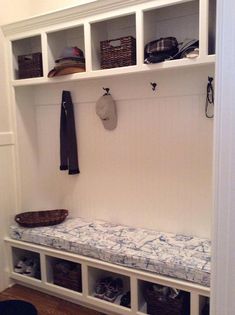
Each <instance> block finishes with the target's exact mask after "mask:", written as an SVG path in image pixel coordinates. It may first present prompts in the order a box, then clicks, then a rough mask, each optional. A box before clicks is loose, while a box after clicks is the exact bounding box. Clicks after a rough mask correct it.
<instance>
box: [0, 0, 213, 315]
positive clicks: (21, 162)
mask: <svg viewBox="0 0 235 315" xmlns="http://www.w3.org/2000/svg"><path fill="white" fill-rule="evenodd" d="M215 24H216V0H187V1H185V0H136V1H133V0H126V1H123V0H114V1H107V0H100V1H94V2H91V3H88V4H84V5H80V6H76V7H72V8H68V9H64V10H61V11H56V12H51V13H48V14H45V15H42V16H35V17H32V18H30V19H28V20H25V21H19V22H16V23H12V24H9V25H4V26H2V30H3V33H4V35H5V48H6V59H7V67H8V74H9V75H8V81H9V84H8V86H9V100H10V103H11V105H12V106H11V108H12V117H13V125H14V127H13V129H14V135H15V137H14V149H15V170H16V190H17V193H16V195H17V202H16V211H15V214H17V213H19V212H24V211H33V210H43V209H61V208H63V209H69V216H68V218H66V220H65V221H64V222H63V223H61V224H58V225H54V226H51V227H37V228H23V227H20V226H19V225H18V224H17V223H13V219H14V218H11V219H12V224H11V226H9V235H8V236H6V238H5V244H6V254H7V259H8V267H9V270H8V274H9V279H10V280H11V281H12V283H21V284H24V285H27V286H29V287H32V288H36V289H38V290H41V291H44V292H48V293H50V294H53V295H56V296H59V297H61V298H64V299H67V300H70V301H72V302H75V303H78V304H82V305H85V306H88V307H91V308H94V309H97V310H100V311H102V312H104V313H106V314H123V315H124V314H133V315H134V314H135V315H137V314H139V315H141V314H142V315H144V314H148V313H147V305H146V299H145V293H144V290H145V288H146V286H147V285H148V284H149V283H154V284H159V285H163V286H165V287H169V288H176V289H178V290H181V291H182V292H184V293H187V294H189V303H190V306H189V313H188V312H187V314H186V313H185V314H183V313H182V314H181V315H204V314H203V309H204V306H205V304H206V303H208V301H209V297H210V273H211V270H210V260H211V257H210V255H211V253H210V246H211V242H210V217H211V209H212V196H211V174H212V170H211V168H212V167H211V165H212V133H213V119H210V118H208V117H206V116H205V101H206V97H207V96H206V87H207V81H208V77H214V75H215V73H214V71H215V69H214V68H215ZM123 36H132V37H134V38H135V39H136V48H135V49H136V51H135V56H136V59H135V64H133V65H131V66H124V67H115V68H110V69H103V68H102V67H101V62H100V58H101V56H100V42H101V41H105V40H110V39H117V38H121V37H123ZM169 36H174V37H176V38H177V40H178V41H179V42H181V41H183V40H184V39H185V38H194V39H198V40H199V49H198V51H199V53H198V56H196V57H194V58H181V59H175V60H167V61H163V62H160V63H155V64H146V63H144V59H145V56H144V47H145V45H146V44H147V43H148V42H150V41H152V40H155V39H157V38H162V37H169ZM72 46H76V47H79V49H81V50H82V51H83V53H84V58H85V71H82V72H78V73H73V74H67V75H62V76H55V77H48V73H49V72H50V71H51V70H52V69H53V67H54V66H55V60H57V59H58V58H59V56H60V54H61V51H62V50H63V48H64V47H72ZM38 53H40V55H41V56H42V60H41V62H42V68H41V70H40V71H41V72H40V73H38V72H37V73H36V72H35V73H36V74H35V77H30V78H22V73H20V71H19V56H26V55H32V54H38ZM103 88H109V89H110V93H111V95H112V97H113V99H114V100H115V101H116V104H117V116H118V123H117V127H116V129H115V130H112V131H108V130H105V129H104V128H103V125H102V123H101V122H100V120H99V118H98V117H97V115H96V113H95V103H96V101H97V99H98V98H99V97H100V96H101V95H102V94H103V93H104V90H103ZM63 90H66V91H71V93H72V97H73V102H74V105H75V106H74V108H75V121H76V133H77V141H78V155H79V166H80V174H77V175H69V174H68V172H66V171H61V170H60V169H59V128H60V126H59V122H60V102H61V93H62V91H63ZM27 256H28V257H34V258H35V259H36V260H37V261H38V262H39V269H40V272H39V274H38V275H37V276H36V277H31V276H27V275H24V274H20V273H17V272H15V266H16V265H17V262H18V261H19V260H20V259H21V258H22V257H27ZM60 261H63V262H64V261H67V262H72V263H74V264H75V266H76V268H78V269H79V270H80V280H81V287H80V288H79V290H72V289H68V288H65V287H63V286H62V285H61V286H60V285H58V284H56V283H55V279H54V277H55V275H54V270H53V266H54V265H55V263H58V262H60ZM109 276H111V277H114V278H120V279H122V282H123V285H124V291H125V292H127V291H130V296H131V305H130V307H125V306H121V305H120V303H119V302H120V301H119V300H118V301H116V302H114V303H112V302H109V301H107V300H103V299H100V298H97V297H96V296H94V287H95V285H96V284H97V281H98V280H99V279H101V278H105V277H106V278H107V277H109Z"/></svg>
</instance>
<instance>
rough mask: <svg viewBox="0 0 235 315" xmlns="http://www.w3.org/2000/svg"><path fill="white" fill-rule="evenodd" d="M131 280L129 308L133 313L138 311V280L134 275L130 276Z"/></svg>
mask: <svg viewBox="0 0 235 315" xmlns="http://www.w3.org/2000/svg"><path fill="white" fill-rule="evenodd" d="M130 282H131V310H132V312H133V313H134V314H135V313H137V312H138V283H137V282H138V281H137V278H136V277H135V276H131V277H130Z"/></svg>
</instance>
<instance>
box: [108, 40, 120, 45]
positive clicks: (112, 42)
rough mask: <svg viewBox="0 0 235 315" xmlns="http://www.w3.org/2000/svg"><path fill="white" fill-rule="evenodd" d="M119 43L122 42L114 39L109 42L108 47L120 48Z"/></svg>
mask: <svg viewBox="0 0 235 315" xmlns="http://www.w3.org/2000/svg"><path fill="white" fill-rule="evenodd" d="M121 43H122V42H121V40H120V39H114V40H110V42H109V45H110V46H112V47H120V46H121Z"/></svg>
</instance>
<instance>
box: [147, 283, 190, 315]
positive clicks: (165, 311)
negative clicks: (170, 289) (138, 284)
mask: <svg viewBox="0 0 235 315" xmlns="http://www.w3.org/2000/svg"><path fill="white" fill-rule="evenodd" d="M144 298H145V300H146V302H147V313H148V314H150V315H189V314H190V293H188V292H184V291H181V292H180V294H179V296H178V297H176V298H171V297H169V296H166V297H163V296H162V294H160V293H159V292H156V291H154V290H153V286H152V285H147V286H146V288H145V289H144Z"/></svg>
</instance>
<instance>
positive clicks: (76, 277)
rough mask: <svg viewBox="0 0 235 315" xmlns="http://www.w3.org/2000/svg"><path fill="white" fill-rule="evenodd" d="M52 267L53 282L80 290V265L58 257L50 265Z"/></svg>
mask: <svg viewBox="0 0 235 315" xmlns="http://www.w3.org/2000/svg"><path fill="white" fill-rule="evenodd" d="M52 268H53V283H54V284H56V285H59V286H61V287H64V288H67V289H70V290H74V291H78V292H82V277H81V265H79V264H76V263H74V262H68V261H65V260H62V259H60V260H58V261H56V262H55V263H54V264H53V265H52Z"/></svg>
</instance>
